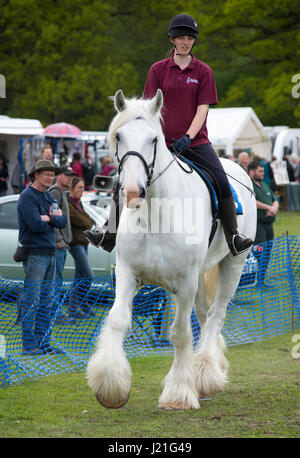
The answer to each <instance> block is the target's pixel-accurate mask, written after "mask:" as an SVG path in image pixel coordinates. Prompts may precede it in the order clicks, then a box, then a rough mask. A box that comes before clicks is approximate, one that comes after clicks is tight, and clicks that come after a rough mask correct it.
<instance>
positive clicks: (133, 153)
mask: <svg viewBox="0 0 300 458" xmlns="http://www.w3.org/2000/svg"><path fill="white" fill-rule="evenodd" d="M152 143H153V144H154V150H153V160H152V162H151V163H150V164H147V162H146V161H145V159H144V157H143V156H142V155H141V153H139V152H138V151H127V153H125V154H124V156H123V157H122V159H120V158H119V155H118V141H117V146H116V152H115V156H116V157H117V160H118V162H119V168H118V174H119V175H120V173H121V171H122V167H123V163H124V161H125V159H127V158H128V157H129V156H136V157H138V158H139V159H140V160H141V161H142V163H143V165H144V167H145V171H146V175H147V187H149V186H151V185H152V184H153V183H155V181H156V180H158V178H160V177H161V176H162V175H163V174H164V173H165V172H166V171H167V170H168V168H169V167H170V166H171V165H172V164H173V162H177V164H178V165H179V167H180V168H181V169H182V170H183V171H184V172H185V173H193V171H194V170H196V171H197V172H198V173H199V174H200V175H202V176H203V172H202V171H201V168H202V169H204V170H207V171H209V169H208V168H206V167H205V166H203V165H202V164H200V163H199V162H196V161H194V162H191V161H189V159H187V158H186V157H184V156H182V155H181V153H180V152H178V151H177V150H176V148H175V146H174V143H173V144H172V146H171V147H172V149H173V151H171V150H169V151H170V153H171V154H172V155H173V158H172V160H171V161H170V162H169V164H168V165H167V166H166V167H165V168H164V169H163V170H162V171H161V172H159V173H158V175H157V176H156V177H155V178H154V179H152V178H153V171H154V166H155V161H156V156H157V137H155V138H154V140H153V142H152ZM188 151H190V152H193V150H192V149H191V148H188ZM178 159H181V160H182V161H183V162H185V163H186V164H187V165H188V167H189V170H186V169H185V168H184V167H183V166H182V164H180V162H179V161H178ZM202 160H203V161H204V162H208V161H207V160H206V159H205V158H202ZM197 166H198V167H199V168H198V167H197ZM214 168H215V169H216V170H218V171H219V172H221V173H224V174H225V175H227V176H228V177H230V178H232V179H233V180H235V181H236V182H237V183H239V184H240V185H242V186H244V187H245V188H246V189H247V190H248V191H249V192H250V194H251V196H254V195H255V194H254V191H253V190H252V189H251V188H249V186H247V185H246V184H245V183H242V182H241V181H239V180H238V179H237V178H235V177H233V176H232V175H230V174H229V173H227V172H225V170H223V169H221V168H219V167H216V166H214ZM216 181H217V180H216Z"/></svg>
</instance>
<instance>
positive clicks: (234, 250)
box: [230, 232, 253, 256]
mask: <svg viewBox="0 0 300 458" xmlns="http://www.w3.org/2000/svg"><path fill="white" fill-rule="evenodd" d="M237 237H241V238H243V239H244V240H243V241H244V242H245V247H244V248H243V249H241V250H238V249H237V246H236V244H235V239H236V238H237ZM251 245H253V241H252V240H251V239H248V237H246V236H245V235H244V234H241V233H239V232H238V233H236V234H233V236H232V240H231V247H230V248H232V249H231V250H230V251H231V253H232V254H233V256H237V255H238V254H241V253H244V252H245V251H248V250H249V248H250V247H251Z"/></svg>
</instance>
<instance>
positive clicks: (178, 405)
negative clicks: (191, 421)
mask: <svg viewBox="0 0 300 458" xmlns="http://www.w3.org/2000/svg"><path fill="white" fill-rule="evenodd" d="M158 409H159V410H177V411H178V410H191V409H193V407H191V406H190V405H189V404H187V403H183V402H165V403H163V404H159V406H158Z"/></svg>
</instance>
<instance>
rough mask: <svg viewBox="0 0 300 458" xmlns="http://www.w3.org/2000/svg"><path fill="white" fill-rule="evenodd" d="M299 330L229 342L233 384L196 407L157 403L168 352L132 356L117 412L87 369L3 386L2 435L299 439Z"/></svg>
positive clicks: (0, 392)
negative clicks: (98, 395) (127, 388)
mask: <svg viewBox="0 0 300 458" xmlns="http://www.w3.org/2000/svg"><path fill="white" fill-rule="evenodd" d="M299 333H300V330H298V334H299ZM295 334H297V331H295V332H293V333H290V334H285V335H283V336H278V337H275V338H272V339H268V340H265V341H263V342H259V343H255V344H244V345H240V346H236V347H230V348H229V350H228V353H227V357H228V359H229V362H230V382H229V383H228V385H227V387H226V389H225V391H224V392H223V393H218V394H216V395H215V396H214V398H213V399H212V400H211V401H203V402H201V404H200V405H201V407H200V410H198V411H195V410H191V411H185V412H163V411H159V410H158V409H157V404H158V398H159V395H160V392H161V381H162V380H163V378H164V377H165V375H166V373H167V372H168V370H169V368H170V365H171V361H172V358H170V357H169V356H164V357H158V356H151V357H147V358H135V359H131V360H130V363H131V366H132V371H133V380H132V390H131V395H130V399H129V401H128V403H127V404H126V405H125V406H124V407H123V408H122V409H119V410H106V409H104V408H103V407H101V406H100V405H99V404H98V403H97V401H96V400H95V398H94V395H93V393H92V392H91V391H90V389H89V388H88V387H87V382H86V378H85V374H84V373H76V374H66V375H61V374H59V375H52V376H49V377H43V378H41V379H40V380H38V381H32V382H24V383H22V384H21V385H17V386H12V387H9V388H6V389H3V390H0V437H18V438H21V437H35V438H39V437H50V438H59V437H68V438H80V437H88V438H96V437H98V438H147V437H153V438H154V437H155V438H198V437H200V438H201V437H294V438H295V437H300V358H299V359H293V358H292V354H291V352H292V347H293V346H294V345H295V344H293V343H292V341H291V339H292V336H293V335H295ZM299 354H300V352H299Z"/></svg>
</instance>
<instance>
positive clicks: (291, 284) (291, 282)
mask: <svg viewBox="0 0 300 458" xmlns="http://www.w3.org/2000/svg"><path fill="white" fill-rule="evenodd" d="M285 235H286V241H287V255H288V282H289V287H290V290H291V297H292V329H294V324H295V318H294V311H295V310H294V301H295V285H294V276H293V268H292V260H291V249H290V240H289V233H288V231H286V233H285Z"/></svg>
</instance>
